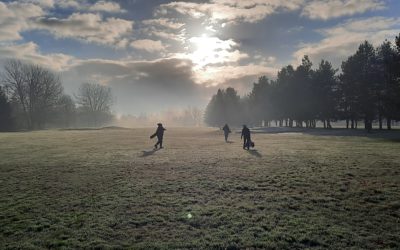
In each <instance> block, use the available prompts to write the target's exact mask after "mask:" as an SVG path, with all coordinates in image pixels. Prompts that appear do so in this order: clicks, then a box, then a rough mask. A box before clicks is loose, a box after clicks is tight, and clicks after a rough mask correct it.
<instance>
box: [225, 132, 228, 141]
mask: <svg viewBox="0 0 400 250" xmlns="http://www.w3.org/2000/svg"><path fill="white" fill-rule="evenodd" d="M225 141H228V133H225Z"/></svg>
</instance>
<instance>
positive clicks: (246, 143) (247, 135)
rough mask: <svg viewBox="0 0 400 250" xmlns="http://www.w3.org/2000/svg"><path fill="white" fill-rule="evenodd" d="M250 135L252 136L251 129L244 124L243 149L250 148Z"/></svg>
mask: <svg viewBox="0 0 400 250" xmlns="http://www.w3.org/2000/svg"><path fill="white" fill-rule="evenodd" d="M250 137H251V136H250V129H249V128H248V127H247V126H246V125H243V129H242V135H241V136H240V139H243V149H245V148H247V150H249V149H250V144H251V138H250Z"/></svg>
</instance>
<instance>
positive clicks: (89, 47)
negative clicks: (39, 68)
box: [0, 0, 400, 114]
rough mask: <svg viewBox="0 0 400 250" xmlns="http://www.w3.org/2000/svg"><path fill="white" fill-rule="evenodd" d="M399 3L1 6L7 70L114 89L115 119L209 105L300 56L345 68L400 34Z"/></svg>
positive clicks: (144, 1)
mask: <svg viewBox="0 0 400 250" xmlns="http://www.w3.org/2000/svg"><path fill="white" fill-rule="evenodd" d="M399 13H400V1H398V0H324V1H321V0H210V1H176V2H173V1H163V0H151V1H150V0H125V1H122V0H121V1H91V0H82V1H71V0H20V1H0V63H1V61H3V60H4V59H7V58H18V59H23V60H26V61H29V62H32V63H37V64H41V65H44V66H46V67H48V68H51V69H52V70H54V71H56V72H59V73H60V74H61V76H62V80H63V85H64V87H65V90H66V92H67V93H69V94H72V93H76V92H77V89H78V87H79V85H80V84H81V83H82V82H87V81H89V82H97V83H100V84H105V85H109V86H111V87H112V89H113V92H114V95H115V96H116V102H115V106H114V110H115V111H116V112H117V113H124V114H140V113H145V112H147V113H149V112H156V111H161V110H166V109H169V108H176V107H185V106H188V105H192V106H198V107H204V106H205V105H206V104H207V102H208V100H209V98H210V97H211V95H212V94H213V93H214V92H215V90H216V88H218V87H227V86H233V87H235V88H236V89H238V90H239V91H240V93H242V94H243V93H246V92H247V91H248V90H249V89H250V88H251V86H252V83H253V82H254V80H255V79H257V78H258V77H259V76H261V75H267V76H269V77H270V78H274V77H275V75H276V72H277V71H278V70H279V69H280V67H282V66H284V65H287V64H294V65H296V64H297V63H298V62H299V60H301V58H302V57H303V55H305V54H307V55H309V56H310V58H311V60H312V61H313V62H314V64H318V61H320V60H321V59H322V58H324V59H327V60H329V61H331V62H332V63H333V64H334V66H335V67H340V63H341V61H342V60H344V59H345V58H346V56H348V55H349V54H351V53H354V52H355V50H356V48H357V46H358V45H359V44H360V43H361V42H363V41H364V40H368V41H370V42H372V43H373V44H374V45H378V44H380V43H381V42H383V41H384V40H385V39H388V40H390V41H393V40H394V37H395V36H396V35H398V34H399V33H400V14H399Z"/></svg>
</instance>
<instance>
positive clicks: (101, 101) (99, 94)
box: [75, 83, 113, 126]
mask: <svg viewBox="0 0 400 250" xmlns="http://www.w3.org/2000/svg"><path fill="white" fill-rule="evenodd" d="M75 98H76V100H77V103H78V105H80V108H81V109H83V111H84V112H86V113H87V115H88V116H90V118H91V122H92V123H94V124H95V125H96V126H97V125H99V122H100V120H104V118H106V117H110V116H109V114H110V110H111V106H112V104H113V95H112V92H111V88H110V87H107V86H103V85H100V84H97V83H83V84H82V85H81V87H80V88H79V91H78V94H77V95H75Z"/></svg>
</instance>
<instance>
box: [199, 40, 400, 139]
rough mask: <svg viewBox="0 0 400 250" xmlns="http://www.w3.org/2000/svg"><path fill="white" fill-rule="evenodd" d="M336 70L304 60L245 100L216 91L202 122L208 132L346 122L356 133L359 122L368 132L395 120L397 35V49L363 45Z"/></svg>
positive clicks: (399, 79) (399, 111)
mask: <svg viewBox="0 0 400 250" xmlns="http://www.w3.org/2000/svg"><path fill="white" fill-rule="evenodd" d="M341 69H342V71H341V73H340V74H339V75H337V71H338V70H337V69H334V68H333V67H332V64H331V63H330V62H328V61H326V60H322V61H321V62H320V63H319V65H318V68H316V69H313V68H312V62H311V61H310V59H309V58H308V56H304V58H303V59H302V63H301V64H300V65H299V66H298V67H296V68H293V66H291V65H288V66H286V67H283V68H282V69H281V70H280V71H279V72H278V74H277V78H276V80H273V81H271V80H269V79H268V78H267V77H265V76H263V77H260V78H259V79H258V82H256V83H254V84H253V89H252V91H251V92H250V93H249V95H248V96H245V97H243V98H241V99H240V98H239V96H238V95H237V93H236V91H234V90H233V89H231V88H228V89H227V90H221V89H219V90H218V92H217V94H216V95H214V96H213V97H212V99H211V101H210V103H209V104H208V106H207V109H206V114H205V122H206V124H208V125H212V126H221V125H222V124H224V123H227V122H228V123H232V124H234V125H238V124H239V123H240V119H235V114H236V118H237V117H240V118H242V121H246V123H247V124H251V125H257V126H260V125H266V126H270V125H271V122H273V121H275V125H276V126H289V127H293V126H294V125H295V126H297V127H303V126H306V127H308V128H314V127H316V124H317V121H318V120H319V121H321V122H322V123H323V126H324V128H331V127H332V125H331V122H332V121H337V120H345V121H346V127H347V128H350V127H351V128H357V127H358V122H359V121H363V123H364V127H365V129H367V130H368V131H369V130H371V129H372V123H373V122H374V121H378V124H379V128H380V129H382V128H383V122H384V120H386V124H387V128H388V129H391V122H392V120H400V35H399V36H398V37H396V47H394V46H392V45H391V43H390V42H388V41H385V42H384V43H383V44H382V45H380V46H379V47H378V48H376V49H375V48H374V47H373V46H372V44H370V43H369V42H368V41H365V42H363V43H362V44H360V46H359V47H358V50H357V51H356V52H355V53H354V54H353V55H350V56H349V57H348V58H347V59H346V60H345V61H344V62H343V63H342V67H341Z"/></svg>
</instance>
